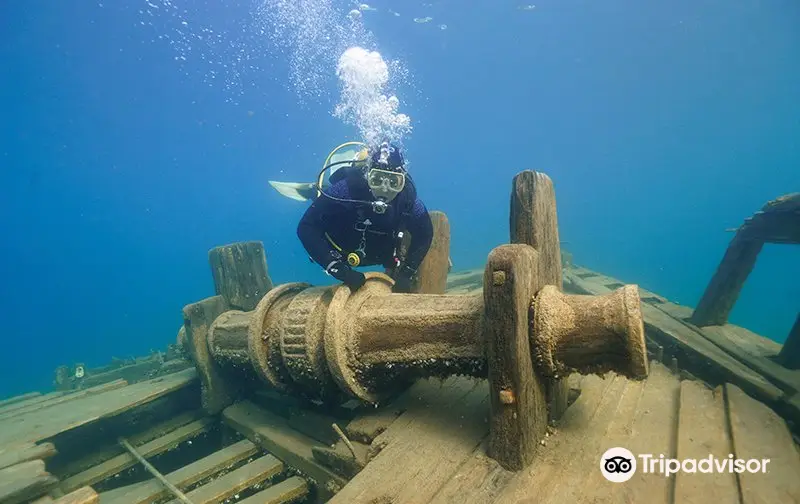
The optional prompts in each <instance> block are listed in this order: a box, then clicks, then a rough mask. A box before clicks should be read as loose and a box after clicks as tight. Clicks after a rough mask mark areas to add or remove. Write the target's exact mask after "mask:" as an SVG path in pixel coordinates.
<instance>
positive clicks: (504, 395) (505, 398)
mask: <svg viewBox="0 0 800 504" xmlns="http://www.w3.org/2000/svg"><path fill="white" fill-rule="evenodd" d="M500 402H501V403H502V404H514V392H512V391H510V390H508V389H502V390H501V391H500Z"/></svg>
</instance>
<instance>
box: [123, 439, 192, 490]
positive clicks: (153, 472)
mask: <svg viewBox="0 0 800 504" xmlns="http://www.w3.org/2000/svg"><path fill="white" fill-rule="evenodd" d="M119 444H121V445H122V446H124V447H125V449H126V450H128V453H130V454H131V455H133V456H134V457H135V458H136V460H137V461H138V462H139V463H140V464H142V466H144V468H145V470H146V471H147V472H149V473H150V474H151V475H152V476H153V477H155V478H156V479H157V480H158V481H160V482H161V484H163V485H164V486H165V487H167V489H168V490H169V491H170V493H171V494H172V495H174V496H175V497H177V498H178V500H179V501H180V502H183V504H193V503H192V501H190V500H189V499H188V498H187V497H186V495H185V494H184V493H183V492H181V490H180V488H178V487H176V486H175V485H173V484H172V483H170V482H169V481H167V478H165V477H164V475H163V474H161V472H160V471H159V470H158V469H156V468H155V467H153V464H151V463H150V462H148V460H147V459H146V458H144V457H143V456H142V454H140V453H139V452H138V451H136V448H134V447H133V446H131V444H130V443H129V442H128V440H127V439H125V438H119Z"/></svg>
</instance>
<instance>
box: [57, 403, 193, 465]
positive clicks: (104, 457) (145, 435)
mask: <svg viewBox="0 0 800 504" xmlns="http://www.w3.org/2000/svg"><path fill="white" fill-rule="evenodd" d="M204 416H205V412H203V411H202V410H196V411H190V412H187V413H181V414H179V415H177V416H174V417H172V418H169V420H166V421H163V422H161V423H158V424H156V425H155V426H153V427H150V428H149V429H147V430H145V431H143V432H140V433H137V434H133V435H131V436H129V437H128V440H129V441H130V442H131V443H132V444H133V445H134V446H141V445H143V444H145V443H149V442H150V441H153V440H154V439H157V438H160V437H161V436H164V435H166V434H168V433H170V432H172V431H174V430H175V429H177V428H179V427H183V426H184V425H187V424H190V423H192V422H194V421H196V420H199V419H201V418H203V417H204ZM124 451H125V450H124V449H123V448H122V447H121V446H120V445H119V443H118V442H117V440H116V439H114V441H113V443H111V444H108V443H106V444H105V446H102V447H100V446H97V447H95V449H94V450H93V451H92V452H91V453H89V454H87V455H86V456H84V457H81V458H78V459H73V460H70V461H69V462H67V463H65V464H63V465H62V466H60V467H58V468H57V469H55V470H54V472H56V473H57V474H58V475H59V477H60V478H61V479H62V480H64V479H66V478H69V477H71V476H74V475H76V474H78V473H81V472H83V471H86V470H88V469H91V468H92V467H94V466H97V465H100V464H102V463H103V462H106V461H108V460H110V459H112V458H114V457H116V456H117V455H119V454H121V453H123V452H124Z"/></svg>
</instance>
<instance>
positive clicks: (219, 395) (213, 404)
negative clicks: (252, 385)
mask: <svg viewBox="0 0 800 504" xmlns="http://www.w3.org/2000/svg"><path fill="white" fill-rule="evenodd" d="M227 310H228V304H227V301H226V300H225V298H224V297H223V296H219V295H218V296H212V297H209V298H206V299H204V300H202V301H198V302H197V303H192V304H189V305H186V306H184V307H183V325H184V327H185V328H186V351H187V353H188V354H189V355H190V356H191V359H192V362H193V363H194V365H195V368H196V369H197V374H198V376H199V377H200V383H201V384H202V392H201V394H202V403H203V409H205V410H206V412H207V413H208V414H209V415H215V414H217V413H219V412H220V411H222V409H224V408H225V407H226V406H228V405H230V404H232V403H233V401H234V400H235V399H236V395H237V391H236V390H235V389H234V388H233V387H232V385H231V384H230V383H228V382H227V381H225V379H224V378H223V376H222V371H221V370H220V368H219V365H218V364H217V363H216V362H215V361H214V359H213V358H212V356H211V352H210V350H209V348H208V330H209V328H210V327H211V324H212V323H213V322H214V320H216V319H217V317H219V316H220V315H222V314H223V313H224V312H226V311H227Z"/></svg>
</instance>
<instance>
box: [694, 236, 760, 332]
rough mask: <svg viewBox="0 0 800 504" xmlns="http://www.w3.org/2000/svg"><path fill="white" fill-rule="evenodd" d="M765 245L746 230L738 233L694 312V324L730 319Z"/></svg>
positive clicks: (721, 322)
mask: <svg viewBox="0 0 800 504" xmlns="http://www.w3.org/2000/svg"><path fill="white" fill-rule="evenodd" d="M763 246H764V242H763V241H761V240H757V239H756V240H753V239H752V238H750V237H749V236H747V235H746V234H744V233H737V234H736V236H734V238H733V240H732V241H731V243H730V245H729V246H728V250H726V251H725V256H724V257H723V258H722V262H721V263H720V264H719V266H718V267H717V271H716V272H715V273H714V276H713V277H712V278H711V281H710V282H709V283H708V286H707V287H706V290H705V292H704V293H703V297H701V298H700V301H699V302H698V304H697V307H696V308H695V310H694V313H693V314H692V318H691V319H690V320H691V322H692V323H693V324H694V325H696V326H700V327H702V326H708V325H722V324H725V323H726V322H727V321H728V316H729V315H730V312H731V310H732V309H733V305H734V304H736V300H737V299H738V298H739V293H740V292H741V290H742V287H743V286H744V283H745V281H746V280H747V277H748V276H749V275H750V272H751V271H753V267H754V266H755V264H756V258H757V257H758V253H759V252H761V249H762V247H763Z"/></svg>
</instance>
